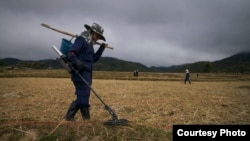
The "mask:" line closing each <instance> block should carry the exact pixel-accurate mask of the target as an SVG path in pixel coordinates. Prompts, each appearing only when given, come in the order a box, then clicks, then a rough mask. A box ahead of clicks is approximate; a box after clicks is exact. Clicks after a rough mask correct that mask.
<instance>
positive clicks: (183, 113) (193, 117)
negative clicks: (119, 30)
mask: <svg viewBox="0 0 250 141" xmlns="http://www.w3.org/2000/svg"><path fill="white" fill-rule="evenodd" d="M0 80H1V81H0V112H1V113H0V123H1V124H0V140H21V139H22V140H95V141H96V140H144V141H145V140H172V126H173V125H174V124H249V123H250V103H249V101H250V81H249V79H246V80H244V79H241V80H237V81H235V80H232V81H230V80H227V81H224V80H222V81H213V80H208V81H193V82H192V84H191V85H190V84H183V82H182V81H179V80H178V81H162V80H161V81H146V80H145V81H143V80H140V81H138V80H132V79H131V80H113V79H94V80H93V84H92V87H93V88H94V89H95V90H96V92H97V93H98V94H99V95H100V96H101V98H102V99H103V100H104V101H105V102H106V103H107V104H108V105H109V106H110V107H111V108H112V109H113V110H114V111H115V113H116V114H117V115H118V117H119V118H125V119H128V120H129V121H130V122H129V125H128V126H115V127H114V126H104V125H103V122H104V121H106V120H108V119H110V118H111V116H110V115H109V114H108V112H107V111H106V110H104V108H103V105H102V103H101V102H100V101H99V100H98V99H97V98H96V97H95V95H94V94H93V93H92V94H91V98H90V103H91V109H90V114H91V120H90V121H83V120H82V118H81V116H80V113H79V112H78V113H77V115H76V121H75V122H63V123H62V124H61V125H60V126H59V127H58V128H56V130H55V131H53V133H52V134H51V135H50V136H48V135H49V133H51V131H52V130H53V129H55V127H56V126H57V125H58V124H59V123H60V122H61V121H62V120H63V117H64V115H65V113H66V112H67V109H68V106H69V104H70V103H71V102H72V100H74V99H75V95H74V87H73V84H72V82H71V80H70V79H69V78H41V77H36V78H34V77H22V78H20V77H15V78H0ZM191 80H192V79H191Z"/></svg>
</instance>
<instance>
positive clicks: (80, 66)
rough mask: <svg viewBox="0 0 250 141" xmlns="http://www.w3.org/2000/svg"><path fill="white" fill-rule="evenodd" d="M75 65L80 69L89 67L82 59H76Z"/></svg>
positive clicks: (84, 69) (86, 69)
mask: <svg viewBox="0 0 250 141" xmlns="http://www.w3.org/2000/svg"><path fill="white" fill-rule="evenodd" d="M75 65H76V67H77V69H78V70H79V71H88V67H87V66H86V65H85V64H84V63H82V62H81V61H80V60H76V62H75Z"/></svg>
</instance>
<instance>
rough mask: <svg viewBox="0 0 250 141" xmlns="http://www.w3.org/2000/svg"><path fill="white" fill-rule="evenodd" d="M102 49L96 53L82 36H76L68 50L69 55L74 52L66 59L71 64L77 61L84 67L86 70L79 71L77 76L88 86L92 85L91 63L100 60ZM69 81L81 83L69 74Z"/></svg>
mask: <svg viewBox="0 0 250 141" xmlns="http://www.w3.org/2000/svg"><path fill="white" fill-rule="evenodd" d="M104 49H105V47H100V48H99V49H98V51H97V52H95V51H94V48H93V46H92V45H90V44H89V43H88V42H87V41H86V40H85V38H83V37H82V36H78V37H77V38H76V40H75V42H74V44H73V46H72V47H71V48H70V49H69V53H70V52H74V55H72V54H70V55H69V54H68V59H69V60H70V61H71V62H72V63H73V64H74V62H75V61H76V60H77V59H78V60H80V61H81V62H82V63H83V64H84V65H85V66H86V68H87V70H85V71H80V72H79V74H80V75H81V76H82V77H83V78H84V79H85V80H86V81H87V82H88V83H89V85H91V84H92V70H93V63H95V62H96V61H98V60H99V59H100V57H101V55H102V53H103V51H104ZM71 79H72V81H82V80H81V79H80V77H79V76H78V75H77V74H75V73H72V74H71Z"/></svg>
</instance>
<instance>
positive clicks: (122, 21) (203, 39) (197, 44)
mask: <svg viewBox="0 0 250 141" xmlns="http://www.w3.org/2000/svg"><path fill="white" fill-rule="evenodd" d="M249 9H250V1H247V0H237V1H235V0H174V1H172V0H164V1H163V0H156V1H144V0H136V1H132V0H128V1H122V0H105V1H99V0H91V1H87V0H86V1H82V0H74V1H66V0H43V1H34V0H8V1H1V2H0V18H1V21H0V30H1V35H0V42H1V48H0V58H3V57H19V58H20V59H43V58H44V59H46V58H54V57H55V54H53V53H52V50H51V48H50V47H51V45H53V44H55V45H57V46H60V42H61V38H67V39H70V37H67V36H65V35H62V34H60V33H56V32H54V31H50V30H48V29H45V28H43V27H41V26H40V24H41V23H43V22H44V23H48V24H50V25H51V26H54V27H56V28H59V29H63V30H65V31H68V32H72V33H75V34H79V33H80V32H82V31H83V30H84V26H83V25H84V24H92V23H93V22H97V23H99V24H101V25H102V26H103V27H104V29H105V31H104V35H105V36H106V38H107V42H108V43H109V44H110V45H112V46H114V48H115V49H114V50H113V51H111V50H106V51H105V52H104V54H103V55H104V56H111V57H116V58H120V59H125V60H129V61H134V62H141V63H143V64H145V65H148V66H152V65H154V66H169V65H175V64H182V63H188V62H194V61H202V60H209V61H214V60H215V59H222V58H224V57H228V56H230V55H233V54H235V53H238V52H240V51H245V50H249V45H250V41H249V40H248V38H249V34H250V27H249V24H250V23H249V20H250V10H249ZM95 48H96V47H95Z"/></svg>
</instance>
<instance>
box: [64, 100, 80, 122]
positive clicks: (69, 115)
mask: <svg viewBox="0 0 250 141" xmlns="http://www.w3.org/2000/svg"><path fill="white" fill-rule="evenodd" d="M78 110H79V107H78V106H77V104H76V101H72V103H71V104H70V106H69V109H68V112H67V114H66V115H65V120H67V121H74V117H75V115H76V113H77V111H78Z"/></svg>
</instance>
